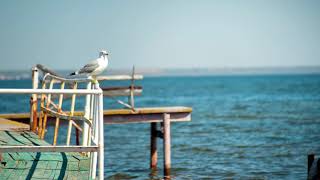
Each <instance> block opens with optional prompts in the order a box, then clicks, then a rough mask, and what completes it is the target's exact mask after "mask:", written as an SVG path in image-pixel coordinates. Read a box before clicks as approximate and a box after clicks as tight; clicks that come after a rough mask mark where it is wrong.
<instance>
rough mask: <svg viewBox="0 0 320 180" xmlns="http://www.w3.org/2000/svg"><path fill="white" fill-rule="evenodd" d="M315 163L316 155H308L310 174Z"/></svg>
mask: <svg viewBox="0 0 320 180" xmlns="http://www.w3.org/2000/svg"><path fill="white" fill-rule="evenodd" d="M313 161H314V154H309V155H308V174H309V172H310V168H311V166H312V163H313Z"/></svg>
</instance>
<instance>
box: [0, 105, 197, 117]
mask: <svg viewBox="0 0 320 180" xmlns="http://www.w3.org/2000/svg"><path fill="white" fill-rule="evenodd" d="M191 112H192V108H190V107H183V106H174V107H152V108H135V111H133V110H131V109H109V110H104V111H103V114H104V116H109V115H131V114H159V113H189V114H190V113H191ZM65 113H67V114H68V113H70V112H68V111H65ZM74 115H75V116H83V115H84V112H83V111H75V112H74ZM0 117H1V118H6V119H28V118H30V113H12V114H0Z"/></svg>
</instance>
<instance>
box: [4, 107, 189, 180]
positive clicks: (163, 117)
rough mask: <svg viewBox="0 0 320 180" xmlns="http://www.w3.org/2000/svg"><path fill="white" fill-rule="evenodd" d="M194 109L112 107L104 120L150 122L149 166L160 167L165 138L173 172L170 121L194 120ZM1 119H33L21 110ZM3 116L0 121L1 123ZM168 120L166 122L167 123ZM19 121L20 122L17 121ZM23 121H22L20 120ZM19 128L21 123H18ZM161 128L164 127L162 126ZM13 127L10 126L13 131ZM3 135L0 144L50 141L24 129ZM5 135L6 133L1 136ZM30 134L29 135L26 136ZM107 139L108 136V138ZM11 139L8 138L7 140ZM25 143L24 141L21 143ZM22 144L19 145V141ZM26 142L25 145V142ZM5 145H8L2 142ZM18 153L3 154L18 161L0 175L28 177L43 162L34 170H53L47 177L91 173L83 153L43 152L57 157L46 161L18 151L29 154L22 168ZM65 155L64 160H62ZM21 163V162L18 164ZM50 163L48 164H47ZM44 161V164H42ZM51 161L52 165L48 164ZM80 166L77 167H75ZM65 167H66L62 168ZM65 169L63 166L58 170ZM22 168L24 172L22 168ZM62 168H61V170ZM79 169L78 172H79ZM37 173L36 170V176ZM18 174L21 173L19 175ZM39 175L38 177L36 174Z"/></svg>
mask: <svg viewBox="0 0 320 180" xmlns="http://www.w3.org/2000/svg"><path fill="white" fill-rule="evenodd" d="M191 112H192V108H189V107H154V108H150V107H148V108H136V109H135V111H133V110H130V109H110V110H104V113H103V114H104V123H105V124H126V123H150V132H146V133H150V168H151V169H155V168H157V162H158V155H157V153H158V147H157V139H158V138H159V139H163V152H164V154H165V156H164V157H165V159H164V170H165V171H166V172H165V174H167V175H169V174H170V167H171V158H170V157H171V143H170V142H171V137H170V124H171V122H183V121H190V120H191ZM83 114H84V112H74V115H77V116H81V115H83ZM0 118H1V119H3V120H4V119H13V120H15V121H24V120H27V119H29V118H30V113H20V114H17V113H16V114H0ZM1 119H0V124H1ZM164 122H165V123H164ZM16 123H17V122H16ZM20 124H21V123H20ZM18 127H19V126H18ZM161 127H162V128H161ZM12 129H14V128H11V130H12ZM0 132H1V134H0V136H1V139H0V141H1V143H2V139H3V140H4V141H9V142H10V145H30V146H32V145H37V144H35V143H38V144H39V145H50V144H49V143H47V142H45V141H44V140H41V139H39V136H37V135H35V134H34V133H32V132H29V131H22V132H11V131H0ZM2 134H4V135H5V136H2ZM8 134H14V137H17V138H16V139H18V140H19V141H17V142H16V141H15V139H14V138H11V136H10V135H8ZM26 137H29V138H26ZM106 138H107V137H106ZM7 139H8V140H7ZM20 142H22V143H20ZM19 143H20V144H19ZM23 143H25V144H23ZM1 145H6V144H3V143H2V144H0V147H1ZM13 154H15V156H10V155H11V154H10V153H7V154H6V155H4V156H3V157H5V158H4V159H3V160H4V161H3V162H5V161H10V164H16V166H14V167H12V166H10V167H6V166H1V168H2V169H3V173H2V171H1V172H0V177H1V176H2V175H3V176H5V175H6V173H8V172H9V170H10V171H12V170H13V169H16V170H17V171H19V172H17V174H19V173H20V176H25V175H26V174H25V173H27V171H28V168H29V171H32V170H30V168H31V166H30V164H32V163H33V161H35V162H40V161H41V162H40V163H38V164H40V165H41V166H34V168H33V171H35V172H37V171H38V169H40V170H39V172H42V171H44V170H43V169H45V170H46V171H48V172H49V171H50V173H51V175H50V176H48V177H49V178H51V177H61V176H62V175H61V176H60V174H61V173H62V174H63V176H65V177H73V175H76V174H83V175H82V177H87V178H88V175H87V174H86V173H88V172H89V167H88V164H89V163H88V160H89V159H88V158H85V157H83V156H81V155H80V154H79V153H64V156H63V155H62V153H44V152H42V153H40V154H44V155H43V156H44V157H45V158H46V159H47V160H48V159H50V156H52V158H53V159H56V160H54V161H53V162H45V161H46V159H44V160H43V159H41V158H40V159H39V160H37V159H35V158H33V159H32V158H30V157H36V155H37V153H18V154H22V155H23V157H28V158H26V160H22V161H25V162H22V163H23V164H26V166H25V167H21V166H22V165H21V162H20V161H21V160H15V159H13V158H11V157H16V154H17V153H13ZM63 158H64V159H63ZM63 160H64V161H65V163H66V165H65V166H62V163H63ZM19 163H20V165H18V164H19ZM46 163H47V164H46ZM50 163H55V165H56V166H55V165H53V166H55V167H54V168H51V167H52V165H51V164H50ZM69 163H71V166H72V167H73V168H69V165H68V164H69ZM42 164H45V165H42ZM48 164H50V165H48ZM43 166H48V167H50V168H51V169H50V168H49V169H46V167H43ZM75 166H77V168H74V167H75ZM62 167H63V168H62ZM59 168H62V169H59ZM22 169H23V171H22ZM59 170H60V171H59ZM76 171H77V172H76ZM37 174H38V173H35V175H37ZM17 177H18V176H17ZM35 177H36V176H35Z"/></svg>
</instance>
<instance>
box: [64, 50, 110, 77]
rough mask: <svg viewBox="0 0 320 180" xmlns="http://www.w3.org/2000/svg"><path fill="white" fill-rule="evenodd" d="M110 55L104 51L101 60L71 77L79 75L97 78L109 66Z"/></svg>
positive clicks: (84, 67)
mask: <svg viewBox="0 0 320 180" xmlns="http://www.w3.org/2000/svg"><path fill="white" fill-rule="evenodd" d="M108 55H109V54H108V53H107V51H105V50H103V51H100V53H99V58H98V59H95V60H93V61H91V62H89V63H88V64H86V65H85V66H83V67H82V68H81V69H80V70H79V71H75V72H73V73H71V74H70V76H73V75H78V74H86V75H88V76H93V78H96V76H97V75H99V74H101V73H102V72H103V71H104V70H105V69H106V68H107V66H108Z"/></svg>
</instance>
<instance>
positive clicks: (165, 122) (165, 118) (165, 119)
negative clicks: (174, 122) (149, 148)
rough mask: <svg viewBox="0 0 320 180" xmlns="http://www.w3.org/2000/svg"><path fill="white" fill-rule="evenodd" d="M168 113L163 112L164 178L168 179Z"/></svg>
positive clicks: (169, 156)
mask: <svg viewBox="0 0 320 180" xmlns="http://www.w3.org/2000/svg"><path fill="white" fill-rule="evenodd" d="M170 136H171V135H170V114H167V113H164V114H163V150H164V151H163V156H164V163H163V165H164V167H163V169H164V179H170V169H171V137H170Z"/></svg>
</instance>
